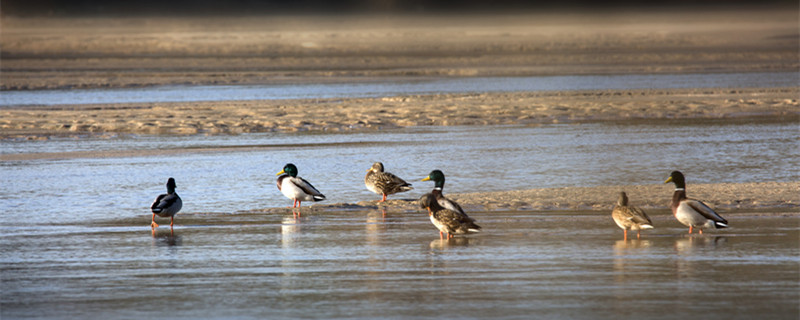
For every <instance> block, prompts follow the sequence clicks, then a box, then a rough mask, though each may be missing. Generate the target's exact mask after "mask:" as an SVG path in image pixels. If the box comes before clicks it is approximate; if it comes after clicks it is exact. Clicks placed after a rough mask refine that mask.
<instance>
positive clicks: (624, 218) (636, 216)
mask: <svg viewBox="0 0 800 320" xmlns="http://www.w3.org/2000/svg"><path fill="white" fill-rule="evenodd" d="M611 217H612V218H613V219H614V222H616V223H617V225H618V226H619V227H620V228H622V231H623V239H624V240H626V241H627V240H628V230H636V239H639V238H640V236H641V235H640V231H641V230H642V229H653V221H651V220H650V217H648V216H647V213H645V212H644V211H643V210H642V209H639V208H637V207H634V206H629V205H628V194H626V193H625V192H624V191H623V192H620V193H619V198H618V199H617V205H616V206H614V210H612V211H611Z"/></svg>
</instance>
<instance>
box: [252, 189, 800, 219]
mask: <svg viewBox="0 0 800 320" xmlns="http://www.w3.org/2000/svg"><path fill="white" fill-rule="evenodd" d="M689 187H690V191H689V197H690V198H694V199H699V200H702V201H703V202H705V203H706V204H708V205H709V206H711V207H712V208H715V209H716V210H717V211H719V212H720V213H733V212H743V211H746V212H748V213H749V214H752V212H753V211H754V210H756V211H759V210H760V211H763V210H773V213H776V212H777V214H778V215H795V216H796V215H800V194H798V193H797V190H800V182H754V183H717V184H694V185H691V186H689ZM673 189H674V185H672V184H668V185H659V184H653V185H627V186H601V187H565V188H542V189H529V190H512V191H499V192H476V193H447V194H446V196H447V197H449V198H451V199H453V200H455V201H457V202H458V203H459V204H460V205H461V206H462V207H463V208H464V210H466V211H467V212H469V211H577V210H581V211H597V212H611V209H612V208H613V207H614V202H615V201H616V198H615V197H616V196H617V195H618V194H619V192H620V191H625V192H627V193H628V197H629V198H630V201H631V202H630V203H631V205H634V206H637V207H640V208H642V209H645V210H647V211H648V212H649V213H650V214H651V215H652V214H657V215H662V214H666V213H667V212H668V211H669V202H670V200H671V198H669V196H671V194H672V193H671V191H672V190H673ZM395 198H399V199H394V200H392V199H389V200H387V201H386V202H384V203H380V202H378V201H361V202H358V203H334V204H324V203H320V204H313V205H311V206H309V207H307V208H303V209H301V210H302V211H303V212H325V211H330V210H345V211H347V210H381V209H383V210H386V209H387V208H390V210H394V211H403V212H415V211H419V210H420V209H419V203H418V199H413V198H407V197H403V195H402V194H400V195H397V196H395ZM288 210H289V209H286V208H268V209H263V210H257V211H259V212H270V213H280V212H287V211H288ZM765 214H766V213H765ZM770 215H771V214H770Z"/></svg>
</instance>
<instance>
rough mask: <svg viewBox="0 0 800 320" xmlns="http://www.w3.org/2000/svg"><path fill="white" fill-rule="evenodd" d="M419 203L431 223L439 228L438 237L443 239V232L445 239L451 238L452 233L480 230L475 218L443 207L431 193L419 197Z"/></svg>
mask: <svg viewBox="0 0 800 320" xmlns="http://www.w3.org/2000/svg"><path fill="white" fill-rule="evenodd" d="M419 205H420V207H421V208H423V209H427V210H428V216H429V217H430V219H431V223H433V225H434V226H436V229H439V238H440V239H444V234H445V233H446V234H447V239H451V238H453V235H454V234H467V233H470V232H480V231H481V227H480V226H479V225H477V224H475V219H472V218H470V217H469V216H467V215H466V214H462V213H458V212H455V211H453V210H450V209H445V208H444V207H442V206H441V205H439V202H438V201H436V196H434V195H433V194H431V193H426V194H425V195H423V196H422V198H420V199H419Z"/></svg>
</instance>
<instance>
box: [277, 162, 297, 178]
mask: <svg viewBox="0 0 800 320" xmlns="http://www.w3.org/2000/svg"><path fill="white" fill-rule="evenodd" d="M284 173H285V174H288V175H289V176H292V177H297V167H295V166H294V165H293V164H291V163H287V164H286V165H285V166H283V170H281V172H278V173H276V174H275V175H276V176H279V175H282V174H284Z"/></svg>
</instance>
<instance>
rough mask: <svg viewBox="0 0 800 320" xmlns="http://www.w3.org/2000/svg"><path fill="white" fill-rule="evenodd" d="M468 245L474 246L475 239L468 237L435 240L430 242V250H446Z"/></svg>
mask: <svg viewBox="0 0 800 320" xmlns="http://www.w3.org/2000/svg"><path fill="white" fill-rule="evenodd" d="M470 244H475V239H472V238H468V237H453V238H450V239H436V240H433V241H431V243H430V248H431V249H440V250H441V249H447V248H450V247H467V246H469V245H470Z"/></svg>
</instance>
